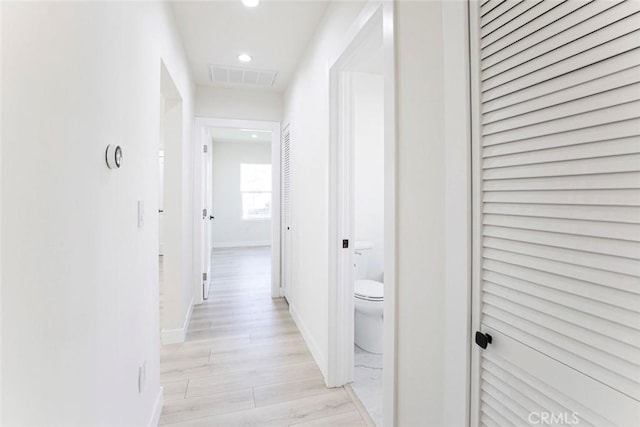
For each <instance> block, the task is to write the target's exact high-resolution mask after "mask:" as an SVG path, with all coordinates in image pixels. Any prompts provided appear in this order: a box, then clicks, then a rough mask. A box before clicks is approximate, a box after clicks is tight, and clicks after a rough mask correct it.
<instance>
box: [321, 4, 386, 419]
mask: <svg viewBox="0 0 640 427" xmlns="http://www.w3.org/2000/svg"><path fill="white" fill-rule="evenodd" d="M363 13H364V14H365V16H362V19H358V20H357V22H360V23H364V24H361V26H360V27H359V28H357V29H355V30H354V31H353V33H352V34H353V38H351V39H350V41H349V42H348V43H347V44H346V46H345V49H344V50H343V53H342V54H341V55H340V56H339V57H338V59H337V60H336V62H335V63H334V64H333V65H332V66H331V68H330V127H331V135H330V137H331V138H330V153H329V154H330V169H329V177H330V186H329V200H330V215H329V238H330V240H329V290H330V294H329V313H328V318H329V349H328V350H329V351H328V363H327V383H328V385H329V386H330V387H339V386H343V385H347V390H348V391H350V392H352V393H353V395H354V397H355V398H357V400H359V401H360V403H362V406H363V407H364V409H365V410H366V412H367V413H368V414H369V417H370V418H371V419H370V421H371V423H373V424H375V425H393V419H394V413H395V401H396V398H395V367H394V366H395V362H394V355H395V347H394V343H395V339H394V333H395V332H394V331H395V312H394V305H393V304H394V303H393V302H394V292H395V285H394V277H395V274H394V270H395V264H394V260H395V254H394V250H395V249H394V248H395V234H394V226H393V224H394V220H395V217H394V214H395V192H394V188H395V178H394V177H395V167H394V165H395V123H394V117H395V112H394V101H395V95H394V84H393V34H392V31H384V28H390V27H389V25H390V24H391V23H392V21H393V10H392V8H391V7H388V5H386V4H379V5H372V7H371V8H369V9H367V10H365V11H364V12H363Z"/></svg>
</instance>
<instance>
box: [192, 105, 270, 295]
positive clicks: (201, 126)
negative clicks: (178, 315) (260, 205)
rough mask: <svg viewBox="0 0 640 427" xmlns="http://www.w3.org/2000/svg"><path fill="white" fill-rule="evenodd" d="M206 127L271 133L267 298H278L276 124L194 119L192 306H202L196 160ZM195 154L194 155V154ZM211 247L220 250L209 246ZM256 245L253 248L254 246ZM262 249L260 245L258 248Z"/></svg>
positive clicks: (201, 230)
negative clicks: (269, 265) (269, 268)
mask: <svg viewBox="0 0 640 427" xmlns="http://www.w3.org/2000/svg"><path fill="white" fill-rule="evenodd" d="M209 128H232V129H255V130H263V131H269V132H271V170H272V175H271V186H272V193H271V242H270V243H268V244H267V245H270V246H271V297H272V298H278V297H280V295H281V293H280V287H281V280H280V240H281V238H280V231H281V230H280V221H281V218H280V192H281V188H280V122H271V121H258V120H235V119H220V118H212V117H196V118H195V119H194V139H195V143H194V150H195V151H194V162H193V186H194V188H193V194H194V198H193V203H194V205H193V217H194V229H193V254H194V256H193V269H194V277H196V280H195V283H194V286H195V296H196V297H195V298H196V299H195V303H196V304H202V303H203V302H204V299H203V295H202V280H201V277H202V272H201V269H202V265H203V253H202V252H203V250H202V248H201V245H202V236H203V233H204V227H203V225H202V221H200V218H201V212H202V206H201V203H202V201H201V197H199V196H198V195H200V194H202V164H201V162H200V161H199V159H200V150H201V149H202V148H201V147H202V145H203V144H204V142H205V141H204V138H206V135H207V132H206V130H207V129H209ZM196 154H197V155H196ZM212 246H213V247H223V246H221V245H216V243H215V242H213V243H212ZM256 246H257V245H256ZM260 246H263V245H260Z"/></svg>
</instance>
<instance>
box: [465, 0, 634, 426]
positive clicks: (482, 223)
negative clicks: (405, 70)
mask: <svg viewBox="0 0 640 427" xmlns="http://www.w3.org/2000/svg"><path fill="white" fill-rule="evenodd" d="M470 37H471V45H470V54H471V79H472V110H473V114H472V116H473V152H474V161H473V179H474V181H473V199H474V204H473V205H474V211H475V212H474V227H473V228H474V247H473V252H474V254H473V255H474V256H473V260H474V273H473V276H474V277H473V293H474V303H473V313H472V320H473V327H474V333H475V332H476V331H480V332H481V333H484V334H489V335H491V337H492V342H491V343H490V344H489V345H488V346H487V348H486V349H484V350H483V349H481V348H480V346H478V345H476V344H474V345H473V347H472V348H473V350H472V396H471V405H472V410H471V421H472V426H476V425H487V426H526V425H577V426H596V427H600V426H625V427H626V426H629V427H635V426H640V1H637V0H628V1H609V0H595V1H578V0H569V1H550V0H544V1H540V0H525V1H512V0H507V1H500V0H481V1H477V2H476V1H471V2H470ZM480 338H482V337H480Z"/></svg>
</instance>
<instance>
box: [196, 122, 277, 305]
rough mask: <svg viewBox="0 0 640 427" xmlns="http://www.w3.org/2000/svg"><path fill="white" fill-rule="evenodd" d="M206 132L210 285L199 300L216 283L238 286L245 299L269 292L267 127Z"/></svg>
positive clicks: (270, 166)
mask: <svg viewBox="0 0 640 427" xmlns="http://www.w3.org/2000/svg"><path fill="white" fill-rule="evenodd" d="M209 136H210V145H211V154H210V156H209V161H208V162H207V163H208V164H207V165H205V169H204V170H205V181H206V182H205V183H204V188H205V191H206V192H207V195H206V198H207V199H210V200H211V203H210V204H209V205H208V206H210V209H211V213H210V214H209V221H208V222H207V221H205V223H206V224H207V225H208V226H206V227H205V232H206V233H208V234H209V240H210V241H211V248H212V251H211V262H210V268H209V272H210V275H211V276H210V277H211V280H209V283H210V284H211V285H210V287H209V291H208V293H207V294H205V295H204V298H205V299H208V295H209V293H211V286H216V283H215V282H216V281H218V282H220V281H223V282H225V283H229V284H230V283H231V281H235V283H237V284H238V285H240V284H242V286H243V287H244V289H243V292H245V294H246V297H247V298H253V297H256V298H260V297H264V294H265V293H266V294H267V295H270V294H271V287H270V281H271V240H272V239H271V235H272V233H273V230H274V227H273V224H272V222H273V221H274V220H275V218H274V215H273V209H272V206H273V202H272V200H273V179H272V177H273V174H274V171H273V164H272V153H271V150H272V147H271V139H272V135H271V131H266V130H260V129H245V128H243V129H234V128H220V127H214V128H210V129H209ZM276 173H277V171H276ZM230 267H231V268H230ZM232 274H233V275H235V276H236V277H233V278H232V277H230V275H232ZM238 275H241V276H243V277H237V276H238ZM235 279H239V280H237V281H236V280H235ZM212 282H213V283H212ZM211 295H217V294H211Z"/></svg>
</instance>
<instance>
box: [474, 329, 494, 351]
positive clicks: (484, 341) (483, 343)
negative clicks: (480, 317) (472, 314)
mask: <svg viewBox="0 0 640 427" xmlns="http://www.w3.org/2000/svg"><path fill="white" fill-rule="evenodd" d="M492 341H493V338H492V337H491V335H489V334H483V333H482V332H480V331H476V344H478V346H479V347H480V348H482V349H483V350H484V349H485V348H487V346H488V345H489V344H491V342H492Z"/></svg>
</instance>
